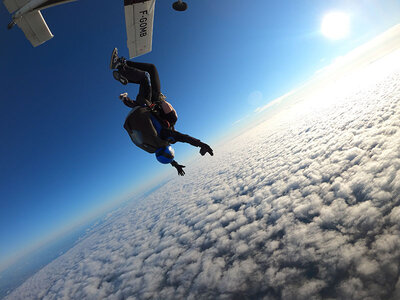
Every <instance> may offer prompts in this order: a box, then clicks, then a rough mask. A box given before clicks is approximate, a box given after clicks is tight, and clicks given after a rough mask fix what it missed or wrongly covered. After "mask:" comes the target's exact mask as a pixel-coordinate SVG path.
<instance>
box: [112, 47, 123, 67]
mask: <svg viewBox="0 0 400 300" xmlns="http://www.w3.org/2000/svg"><path fill="white" fill-rule="evenodd" d="M120 64H121V62H120V59H119V57H118V49H117V48H114V50H113V52H112V53H111V61H110V69H111V70H114V69H117V68H118V67H119V66H120Z"/></svg>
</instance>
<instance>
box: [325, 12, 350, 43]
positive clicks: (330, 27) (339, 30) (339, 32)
mask: <svg viewBox="0 0 400 300" xmlns="http://www.w3.org/2000/svg"><path fill="white" fill-rule="evenodd" d="M321 33H322V34H323V35H324V36H326V37H327V38H329V39H332V40H340V39H343V38H346V37H347V36H348V35H349V34H350V16H349V15H348V14H346V13H343V12H330V13H328V14H326V15H325V16H324V17H323V19H322V23H321Z"/></svg>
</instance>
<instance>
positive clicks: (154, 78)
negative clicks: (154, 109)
mask: <svg viewBox="0 0 400 300" xmlns="http://www.w3.org/2000/svg"><path fill="white" fill-rule="evenodd" d="M126 65H127V66H128V67H129V68H135V69H139V70H142V71H145V72H147V73H149V75H150V80H151V88H152V95H153V99H151V100H152V102H155V101H157V100H158V97H159V95H160V92H161V83H160V77H159V76H158V71H157V68H156V66H155V65H153V64H148V63H140V62H133V61H126Z"/></svg>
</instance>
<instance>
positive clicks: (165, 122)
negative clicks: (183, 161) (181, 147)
mask: <svg viewBox="0 0 400 300" xmlns="http://www.w3.org/2000/svg"><path fill="white" fill-rule="evenodd" d="M110 69H112V70H114V71H113V77H114V79H116V80H118V81H119V82H120V83H122V84H123V85H126V84H128V83H135V84H139V93H138V94H137V96H136V99H135V100H132V99H130V98H129V97H128V93H122V94H121V95H120V96H119V99H121V100H122V102H123V103H124V104H125V105H126V106H128V107H130V108H131V111H130V112H129V114H128V116H127V117H126V119H125V123H124V128H125V130H126V131H127V132H128V134H129V136H130V138H131V140H132V142H133V143H134V144H135V145H136V146H138V147H139V148H141V149H143V150H145V151H147V152H149V153H155V155H156V158H157V160H158V161H159V162H160V163H162V164H171V165H172V166H174V167H175V168H176V169H177V171H178V174H179V175H181V176H183V175H184V174H185V171H184V170H183V168H184V167H185V166H183V165H180V164H179V163H178V162H176V161H175V160H174V157H175V151H174V149H173V148H172V146H171V144H175V143H176V142H182V143H188V144H190V145H192V146H195V147H200V154H201V155H205V154H206V153H209V154H210V155H211V156H212V155H214V153H213V150H212V149H211V147H210V146H209V145H207V144H206V143H203V142H202V141H200V140H198V139H195V138H193V137H191V136H189V135H187V134H182V133H180V132H178V131H176V130H175V128H174V126H175V124H176V121H177V120H178V115H177V113H176V111H175V109H174V108H173V107H172V105H171V104H170V103H168V102H167V101H166V97H165V96H164V95H163V94H162V93H161V84H160V78H159V75H158V71H157V69H156V67H155V66H154V65H153V64H149V63H139V62H133V61H129V60H126V59H125V58H123V57H118V50H117V48H115V49H114V50H113V52H112V55H111V61H110Z"/></svg>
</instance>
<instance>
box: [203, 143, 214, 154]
mask: <svg viewBox="0 0 400 300" xmlns="http://www.w3.org/2000/svg"><path fill="white" fill-rule="evenodd" d="M206 153H208V154H210V155H211V156H213V155H214V152H213V149H211V147H210V146H208V145H207V144H204V143H203V144H202V145H201V148H200V154H201V155H202V156H204V155H205V154H206Z"/></svg>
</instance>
